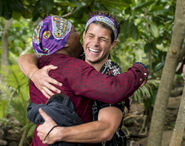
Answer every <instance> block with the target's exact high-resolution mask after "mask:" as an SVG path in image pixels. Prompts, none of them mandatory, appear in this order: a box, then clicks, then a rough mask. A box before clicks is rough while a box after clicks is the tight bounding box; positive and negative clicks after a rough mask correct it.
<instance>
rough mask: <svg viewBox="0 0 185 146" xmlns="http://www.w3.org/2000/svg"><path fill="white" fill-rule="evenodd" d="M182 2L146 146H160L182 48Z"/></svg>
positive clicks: (181, 0)
mask: <svg viewBox="0 0 185 146" xmlns="http://www.w3.org/2000/svg"><path fill="white" fill-rule="evenodd" d="M183 6H185V5H184V0H177V3H176V12H175V22H174V27H173V34H172V40H171V44H170V48H169V50H168V53H167V56H166V61H165V65H164V68H163V72H162V76H161V81H160V85H159V89H158V92H157V97H156V102H155V105H154V111H153V115H152V121H151V125H150V130H149V137H148V146H161V141H162V134H163V127H164V120H165V113H166V108H167V104H168V97H169V95H170V91H171V89H172V83H173V79H174V76H175V70H176V66H177V60H178V57H179V54H180V49H181V48H182V43H183V40H184V30H185V16H184V15H185V8H183Z"/></svg>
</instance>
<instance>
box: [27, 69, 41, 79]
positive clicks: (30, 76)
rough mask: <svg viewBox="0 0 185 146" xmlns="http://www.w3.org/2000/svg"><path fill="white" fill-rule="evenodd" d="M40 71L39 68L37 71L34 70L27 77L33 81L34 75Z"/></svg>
mask: <svg viewBox="0 0 185 146" xmlns="http://www.w3.org/2000/svg"><path fill="white" fill-rule="evenodd" d="M38 70H39V69H38V68H37V69H35V70H33V71H32V72H31V73H28V74H27V77H28V78H29V79H30V80H32V77H33V75H34V74H35V73H36V72H37V71H38Z"/></svg>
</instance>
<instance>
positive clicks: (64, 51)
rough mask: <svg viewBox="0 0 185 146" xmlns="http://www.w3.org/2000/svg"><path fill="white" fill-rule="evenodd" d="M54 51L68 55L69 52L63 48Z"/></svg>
mask: <svg viewBox="0 0 185 146" xmlns="http://www.w3.org/2000/svg"><path fill="white" fill-rule="evenodd" d="M55 53H60V54H64V55H69V56H70V54H69V53H68V52H67V51H66V50H65V49H63V50H62V49H61V50H58V51H57V52H55Z"/></svg>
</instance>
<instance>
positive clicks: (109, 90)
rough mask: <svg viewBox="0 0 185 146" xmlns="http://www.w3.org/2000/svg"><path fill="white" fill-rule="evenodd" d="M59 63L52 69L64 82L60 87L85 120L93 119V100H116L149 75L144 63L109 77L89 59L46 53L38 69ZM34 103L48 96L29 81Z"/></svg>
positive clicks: (127, 93) (53, 75) (131, 90)
mask: <svg viewBox="0 0 185 146" xmlns="http://www.w3.org/2000/svg"><path fill="white" fill-rule="evenodd" d="M50 64H52V65H55V66H58V68H57V69H56V70H52V71H50V72H49V75H50V76H51V77H52V78H55V79H56V80H58V81H59V82H61V83H62V84H63V86H61V87H58V88H59V89H60V90H61V92H62V93H63V94H67V95H68V96H69V97H70V99H71V100H72V102H73V103H74V106H75V111H76V112H77V114H78V115H79V117H80V118H81V119H82V121H83V122H89V121H91V120H92V114H91V113H92V112H91V107H92V100H99V101H102V102H105V103H111V104H113V103H116V102H119V101H121V100H124V99H126V98H128V97H129V96H131V95H132V94H133V92H134V91H135V90H136V89H138V87H139V86H140V85H141V84H142V83H143V80H144V79H145V78H146V77H147V76H148V73H147V70H146V69H145V68H144V67H143V65H141V64H134V65H133V66H132V67H131V68H130V69H129V70H128V71H127V72H125V73H122V74H120V75H117V76H115V77H110V76H107V75H103V74H101V73H99V72H97V71H96V70H95V69H94V68H93V67H92V66H90V65H89V64H87V63H86V62H84V61H82V60H80V59H75V58H72V57H70V56H67V55H63V54H53V55H49V56H43V57H41V58H40V59H39V68H42V67H44V66H46V65H50ZM30 99H31V102H33V103H36V104H40V103H43V104H45V103H46V102H47V98H46V97H45V96H44V95H43V94H42V93H41V92H40V91H39V90H38V89H37V88H36V87H35V86H34V84H33V82H32V81H30Z"/></svg>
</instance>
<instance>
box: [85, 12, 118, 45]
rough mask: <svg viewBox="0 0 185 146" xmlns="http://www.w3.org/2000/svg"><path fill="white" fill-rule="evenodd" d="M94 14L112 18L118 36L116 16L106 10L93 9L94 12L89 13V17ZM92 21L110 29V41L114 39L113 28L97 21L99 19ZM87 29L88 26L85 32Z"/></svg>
mask: <svg viewBox="0 0 185 146" xmlns="http://www.w3.org/2000/svg"><path fill="white" fill-rule="evenodd" d="M95 15H105V16H108V17H110V18H112V19H113V21H114V24H115V26H116V29H117V37H118V35H119V32H120V24H119V21H118V19H117V18H116V16H114V15H112V14H111V13H109V12H106V11H94V12H92V13H90V14H89V19H90V18H92V17H93V16H95ZM92 23H94V24H101V25H102V27H104V28H106V29H109V30H110V31H111V43H112V42H113V41H114V38H115V36H114V32H113V30H112V29H111V28H110V27H109V26H108V25H107V24H105V23H103V22H99V21H94V22H92ZM88 29H89V26H88V27H87V29H86V30H85V32H87V31H88Z"/></svg>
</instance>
